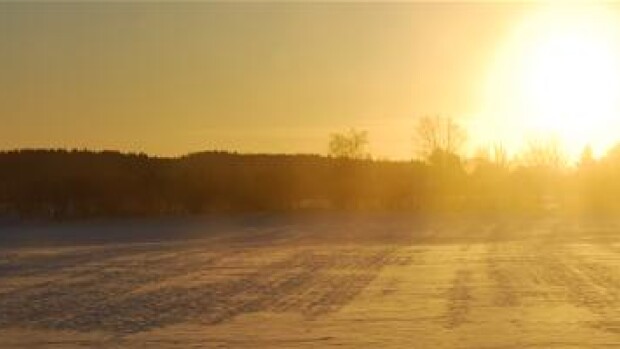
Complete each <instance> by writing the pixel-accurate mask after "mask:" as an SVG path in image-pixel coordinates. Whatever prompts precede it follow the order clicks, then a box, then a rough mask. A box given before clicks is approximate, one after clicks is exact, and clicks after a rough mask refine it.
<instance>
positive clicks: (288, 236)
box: [0, 215, 620, 348]
mask: <svg viewBox="0 0 620 349" xmlns="http://www.w3.org/2000/svg"><path fill="white" fill-rule="evenodd" d="M0 229H2V232H1V233H0V242H1V243H2V246H3V247H1V248H0V346H1V347H20V346H23V347H58V348H69V347H176V348H191V347H231V348H237V347H246V348H257V347H270V348H271V347H282V348H291V347H293V348H294V347H350V348H374V347H394V348H584V347H592V348H599V347H617V346H620V239H618V236H620V235H619V233H620V226H618V225H617V224H615V223H610V222H606V223H601V222H598V223H596V224H595V223H592V222H591V223H588V224H586V223H577V222H574V221H571V222H568V221H566V220H562V219H545V220H543V219H536V220H533V219H532V220H523V219H520V220H512V221H506V220H502V221H495V222H489V221H485V222H483V221H476V220H467V219H453V220H450V222H449V223H448V222H445V221H444V222H441V221H437V222H435V223H428V222H427V223H421V222H420V221H419V220H416V219H413V218H409V217H404V216H399V215H367V216H364V217H362V216H355V215H329V216H325V217H324V216H303V217H292V218H291V217H287V218H284V217H262V216H253V217H239V218H227V219H219V220H213V219H209V218H204V219H194V220H189V219H188V220H178V219H177V220H157V221H116V222H98V223H72V224H62V225H58V226H42V225H30V226H10V227H3V228H0ZM16 234H17V235H16ZM16 236H19V238H17V237H16Z"/></svg>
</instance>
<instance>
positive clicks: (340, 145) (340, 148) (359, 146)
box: [329, 128, 370, 159]
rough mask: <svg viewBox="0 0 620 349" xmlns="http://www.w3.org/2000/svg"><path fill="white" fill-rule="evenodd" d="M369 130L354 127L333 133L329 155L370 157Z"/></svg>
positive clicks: (347, 157)
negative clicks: (359, 129)
mask: <svg viewBox="0 0 620 349" xmlns="http://www.w3.org/2000/svg"><path fill="white" fill-rule="evenodd" d="M367 148H368V131H358V130H356V129H354V128H351V129H349V130H348V131H346V132H343V133H332V134H331V135H330V139H329V155H330V156H332V157H336V158H345V159H365V158H370V154H369V152H368V149H367Z"/></svg>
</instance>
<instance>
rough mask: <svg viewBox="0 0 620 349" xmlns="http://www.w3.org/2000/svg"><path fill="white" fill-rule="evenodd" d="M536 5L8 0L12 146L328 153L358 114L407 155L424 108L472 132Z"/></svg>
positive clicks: (7, 123)
mask: <svg viewBox="0 0 620 349" xmlns="http://www.w3.org/2000/svg"><path fill="white" fill-rule="evenodd" d="M531 7H532V5H516V4H206V3H185V4H171V3H168V4H166V3H159V4H156V3H134V4H121V3H109V4H44V3H39V4H34V3H29V4H17V3H2V4H0V33H2V34H0V47H2V50H1V51H0V70H1V73H2V79H0V121H1V125H2V126H1V127H0V148H4V149H7V148H18V147H79V148H82V147H87V148H94V149H102V148H105V149H120V150H130V151H146V152H148V153H152V154H158V155H177V154H182V153H186V152H191V151H200V150H209V149H228V150H238V151H244V152H246V151H247V152H287V153H290V152H313V153H325V152H326V148H327V147H326V145H327V140H328V136H329V134H330V133H331V132H334V131H339V130H342V129H345V128H348V127H356V128H360V129H366V130H368V131H369V134H370V140H371V149H372V152H373V154H374V155H375V156H378V157H389V158H400V159H402V158H409V157H411V156H412V154H413V153H414V151H413V144H412V137H413V124H414V123H415V118H416V117H419V116H422V115H426V114H442V115H448V116H452V117H454V118H455V119H456V120H459V121H461V122H462V123H463V124H465V125H466V126H468V127H470V126H471V125H474V126H473V127H472V131H471V135H470V144H475V143H476V141H477V140H478V139H481V138H479V137H478V136H477V134H476V132H477V131H476V129H477V128H476V126H475V125H476V124H479V123H481V122H482V121H481V120H482V119H480V116H479V113H480V105H481V98H483V96H482V94H483V91H484V88H483V85H484V83H485V81H486V79H487V75H488V71H489V67H490V66H491V64H492V62H493V59H494V57H496V56H497V50H498V47H501V44H502V40H505V38H506V37H507V36H508V35H509V33H510V31H511V30H512V29H513V28H514V26H515V23H517V22H518V21H519V20H520V18H522V17H523V16H524V14H527V13H528V11H530V9H531ZM495 127H502V126H501V124H498V125H496V126H495ZM506 127H510V126H506Z"/></svg>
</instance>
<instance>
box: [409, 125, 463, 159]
mask: <svg viewBox="0 0 620 349" xmlns="http://www.w3.org/2000/svg"><path fill="white" fill-rule="evenodd" d="M466 140H467V133H466V132H465V129H463V127H462V126H461V125H459V124H458V123H456V122H454V120H452V119H451V118H449V117H442V116H438V115H435V116H424V117H422V118H420V119H419V120H418V123H417V125H416V128H415V142H416V145H417V148H418V151H419V155H420V156H421V157H422V158H423V159H426V160H429V159H430V158H431V157H432V156H433V154H435V155H436V154H439V153H443V154H453V155H458V153H459V152H460V150H461V148H462V147H463V145H464V144H465V141H466Z"/></svg>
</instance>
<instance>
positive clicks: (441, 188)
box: [0, 117, 620, 219]
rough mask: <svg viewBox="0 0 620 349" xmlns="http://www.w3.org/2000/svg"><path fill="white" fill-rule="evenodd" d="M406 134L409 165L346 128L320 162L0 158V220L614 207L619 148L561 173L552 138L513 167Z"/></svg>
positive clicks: (441, 121) (66, 154)
mask: <svg viewBox="0 0 620 349" xmlns="http://www.w3.org/2000/svg"><path fill="white" fill-rule="evenodd" d="M416 132H417V139H418V140H419V159H418V160H410V161H387V160H373V159H372V158H371V157H370V156H369V154H368V152H367V149H366V146H367V144H368V134H367V133H366V132H363V131H356V130H349V131H347V132H344V133H336V134H333V135H332V136H331V137H330V142H329V144H328V148H329V153H330V154H329V155H328V156H320V155H284V154H280V155H278V154H262V155H260V154H257V155H251V154H237V153H230V152H201V153H194V154H189V155H186V156H181V157H175V158H164V157H150V156H147V155H145V154H124V153H120V152H114V151H102V152H94V151H87V150H62V149H58V150H32V149H31V150H15V151H5V152H0V217H3V216H6V217H23V218H28V217H45V218H54V219H67V218H84V217H103V216H141V215H149V216H150V215H179V214H204V213H220V212H257V211H278V212H292V211H303V210H363V211H368V210H389V211H404V212H410V213H416V214H417V213H419V214H431V213H446V212H448V213H454V212H457V213H469V214H481V215H497V214H537V213H544V214H547V213H548V212H549V211H561V212H569V213H583V214H615V213H618V212H620V202H618V200H616V198H617V197H619V196H620V182H618V181H617V178H620V147H616V148H614V149H612V150H611V151H610V152H609V153H608V154H607V155H606V156H605V157H604V158H602V159H600V160H595V159H594V158H593V157H592V155H591V151H589V150H588V149H586V150H585V151H584V156H583V157H582V159H581V161H580V163H579V165H578V166H577V167H575V168H574V169H572V170H570V171H568V170H567V169H566V167H564V166H562V164H563V161H564V160H563V157H562V156H561V152H560V151H558V147H557V144H556V143H554V142H533V143H532V144H530V146H529V150H528V151H526V152H525V153H524V155H523V157H524V158H525V159H528V161H522V162H521V163H519V164H518V165H514V164H511V163H510V161H509V159H508V156H507V154H506V150H505V149H504V148H503V147H502V146H501V145H500V144H498V145H494V146H492V147H490V148H489V149H486V150H485V151H481V152H478V153H477V154H476V155H475V156H474V157H470V158H466V157H464V156H462V155H460V150H461V148H462V145H463V143H464V141H465V139H466V134H465V132H464V131H463V129H462V128H461V127H460V126H459V125H458V124H456V123H455V122H454V121H452V120H450V119H446V118H438V117H432V118H423V119H421V120H420V123H419V125H418V129H417V131H416ZM588 151H589V153H588ZM588 154H589V155H588Z"/></svg>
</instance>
